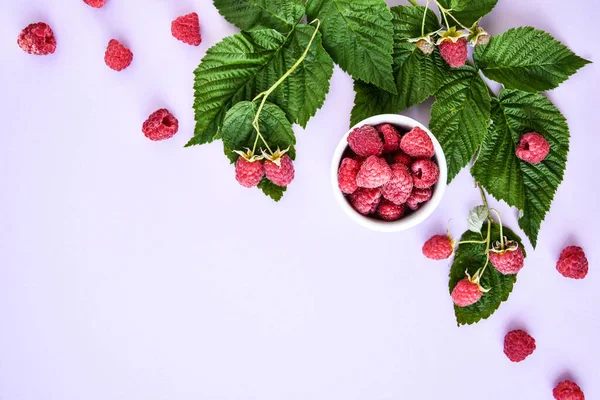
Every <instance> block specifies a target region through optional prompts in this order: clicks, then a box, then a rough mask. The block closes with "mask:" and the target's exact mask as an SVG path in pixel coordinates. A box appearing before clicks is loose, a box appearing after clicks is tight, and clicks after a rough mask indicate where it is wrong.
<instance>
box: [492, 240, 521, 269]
mask: <svg viewBox="0 0 600 400" xmlns="http://www.w3.org/2000/svg"><path fill="white" fill-rule="evenodd" d="M490 263H492V265H493V266H494V268H496V269H497V270H498V272H500V273H501V274H503V275H514V274H516V273H518V272H519V271H520V270H521V269H522V268H523V266H524V265H525V257H524V256H523V250H521V248H520V247H519V248H517V249H516V250H504V251H499V252H496V251H494V250H492V251H490Z"/></svg>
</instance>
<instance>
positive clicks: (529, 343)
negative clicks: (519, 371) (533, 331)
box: [504, 329, 535, 362]
mask: <svg viewBox="0 0 600 400" xmlns="http://www.w3.org/2000/svg"><path fill="white" fill-rule="evenodd" d="M534 350H535V339H534V338H533V337H531V335H529V334H528V333H527V332H525V331H523V330H521V329H517V330H514V331H510V332H508V333H507V334H506V336H505V337H504V354H506V357H508V359H509V360H510V361H512V362H521V361H523V360H524V359H526V358H527V357H528V356H530V355H531V354H532V353H533V352H534Z"/></svg>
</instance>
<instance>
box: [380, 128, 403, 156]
mask: <svg viewBox="0 0 600 400" xmlns="http://www.w3.org/2000/svg"><path fill="white" fill-rule="evenodd" d="M375 128H376V129H377V130H378V131H379V132H380V133H381V135H382V136H383V152H384V153H393V152H394V151H396V150H398V148H399V147H400V133H399V132H398V130H397V129H396V128H395V127H394V126H393V125H390V124H381V125H377V126H376V127H375Z"/></svg>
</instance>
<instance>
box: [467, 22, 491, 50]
mask: <svg viewBox="0 0 600 400" xmlns="http://www.w3.org/2000/svg"><path fill="white" fill-rule="evenodd" d="M467 40H468V41H469V43H471V45H472V46H481V45H483V44H488V43H489V42H490V34H489V33H487V32H486V31H485V29H483V28H482V27H480V26H479V25H477V24H475V25H473V27H472V28H471V34H470V35H469V37H468V38H467Z"/></svg>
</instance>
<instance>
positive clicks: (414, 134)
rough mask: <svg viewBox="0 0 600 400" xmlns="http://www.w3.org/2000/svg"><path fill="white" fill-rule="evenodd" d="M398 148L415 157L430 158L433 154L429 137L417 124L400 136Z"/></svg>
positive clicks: (433, 150)
mask: <svg viewBox="0 0 600 400" xmlns="http://www.w3.org/2000/svg"><path fill="white" fill-rule="evenodd" d="M400 149H401V150H402V151H403V152H405V153H406V154H408V155H409V156H411V157H417V158H431V157H433V156H434V154H435V149H434V148H433V142H432V141H431V138H430V137H429V135H428V134H427V132H425V131H424V130H423V129H421V128H419V127H418V126H417V127H415V128H413V129H412V130H411V131H410V132H408V133H407V134H406V135H404V136H402V139H401V140H400Z"/></svg>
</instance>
